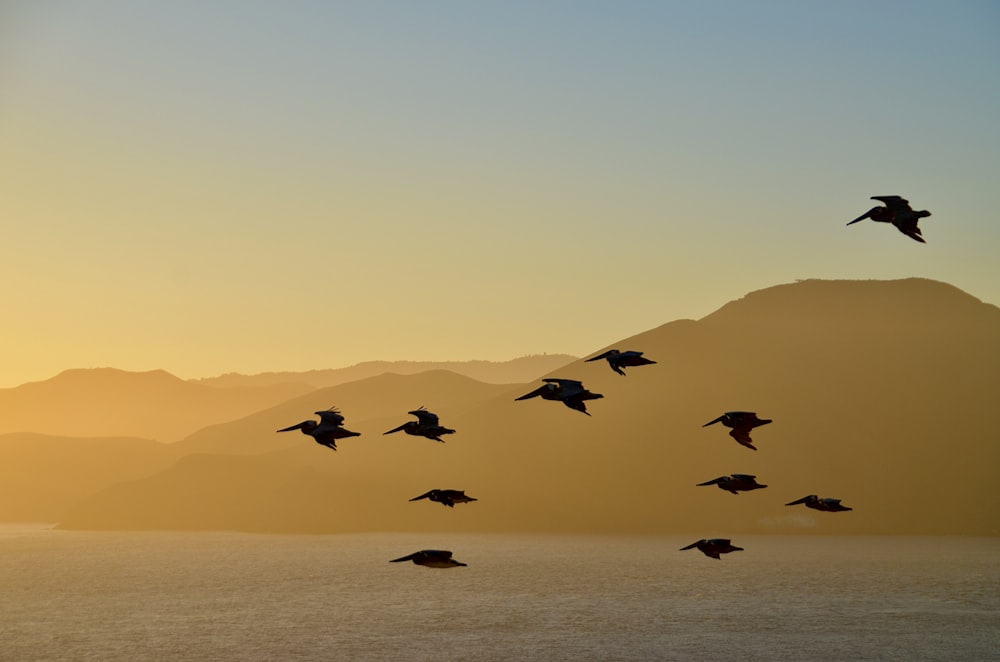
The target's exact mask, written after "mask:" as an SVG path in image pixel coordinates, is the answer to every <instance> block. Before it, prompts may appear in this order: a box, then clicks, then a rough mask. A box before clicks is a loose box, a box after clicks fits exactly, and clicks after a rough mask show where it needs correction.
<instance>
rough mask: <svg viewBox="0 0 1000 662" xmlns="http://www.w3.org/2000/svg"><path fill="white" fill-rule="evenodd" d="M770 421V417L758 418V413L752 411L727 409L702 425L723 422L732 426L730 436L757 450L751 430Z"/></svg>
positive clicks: (728, 426)
mask: <svg viewBox="0 0 1000 662" xmlns="http://www.w3.org/2000/svg"><path fill="white" fill-rule="evenodd" d="M770 422H771V419H769V418H757V414H756V413H754V412H752V411H727V412H726V413H725V414H723V415H722V416H719V417H718V418H716V419H714V420H711V421H709V422H708V423H705V424H704V425H703V426H701V427H703V428H707V427H708V426H709V425H713V424H715V423H722V424H723V425H725V426H726V427H727V428H732V430H730V431H729V436H730V437H732V438H733V439H735V440H736V441H738V442H739V443H740V444H741V445H743V446H746V447H747V448H750V449H752V450H757V447H756V446H754V445H753V439H751V438H750V430H753V429H754V428H756V427H760V426H761V425H767V424H768V423H770Z"/></svg>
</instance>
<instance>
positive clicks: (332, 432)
mask: <svg viewBox="0 0 1000 662" xmlns="http://www.w3.org/2000/svg"><path fill="white" fill-rule="evenodd" d="M315 413H316V414H317V415H318V416H319V423H317V422H316V421H314V420H308V421H302V422H301V423H296V424H295V425H291V426H289V427H287V428H281V429H280V430H278V432H289V431H291V430H300V431H301V432H302V434H308V435H310V436H311V437H312V438H313V439H315V440H316V443H317V444H320V445H321V446H326V447H327V448H329V449H330V450H337V440H338V439H344V438H346V437H360V436H361V433H360V432H351V431H350V430H345V429H344V428H343V427H342V426H343V424H344V417H343V416H341V414H340V412H338V411H337V410H336V409H334V408H333V407H330V408H329V409H327V410H326V411H317V412H315Z"/></svg>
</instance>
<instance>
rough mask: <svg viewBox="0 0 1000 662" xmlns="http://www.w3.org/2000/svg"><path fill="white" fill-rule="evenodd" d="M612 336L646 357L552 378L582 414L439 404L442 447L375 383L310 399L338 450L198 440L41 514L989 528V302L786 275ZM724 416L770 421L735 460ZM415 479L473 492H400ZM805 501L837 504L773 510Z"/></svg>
mask: <svg viewBox="0 0 1000 662" xmlns="http://www.w3.org/2000/svg"><path fill="white" fill-rule="evenodd" d="M614 346H616V347H618V348H620V349H637V350H642V351H644V352H645V353H646V356H648V357H649V358H652V359H654V360H655V361H657V363H656V364H655V365H650V366H643V367H639V368H633V369H629V370H628V376H627V377H620V376H618V375H616V374H614V373H613V372H612V371H611V370H610V369H609V368H608V366H607V365H606V364H605V363H604V362H594V363H585V362H583V361H576V362H574V363H572V364H570V365H567V366H564V367H562V368H560V369H559V370H558V371H554V372H553V373H552V376H557V377H563V378H573V379H581V380H583V381H584V383H585V385H586V386H587V387H588V388H590V389H591V390H593V391H596V392H599V393H603V394H604V396H605V397H604V398H603V399H600V400H595V401H592V402H590V403H588V406H589V409H590V411H591V413H592V414H593V416H592V417H588V416H584V415H582V414H580V413H579V412H575V411H572V410H570V409H568V408H567V407H564V406H563V405H562V404H560V403H558V402H550V401H544V400H542V399H540V398H536V399H532V400H527V401H520V402H516V401H515V400H514V398H515V397H517V396H519V395H522V394H524V393H526V392H528V391H529V390H532V389H534V388H535V387H536V386H537V382H532V383H529V384H522V385H520V386H514V387H503V388H501V392H499V393H496V394H492V395H487V394H485V393H483V395H484V396H485V397H484V398H483V399H479V398H470V399H469V400H467V401H466V403H465V406H464V407H463V408H461V411H458V412H456V413H455V414H451V413H450V412H449V415H448V416H447V417H445V416H444V412H443V411H439V413H441V414H442V422H444V423H445V424H446V425H448V426H450V427H454V428H456V429H457V430H458V431H459V432H458V433H457V434H455V435H453V436H452V437H449V438H448V442H447V443H446V444H437V443H434V442H430V441H427V440H422V439H416V438H412V437H409V438H405V439H404V438H399V437H401V436H402V435H391V436H382V435H381V434H379V430H382V431H384V430H385V429H388V427H389V426H394V425H396V424H398V423H399V422H402V420H405V418H404V419H400V417H399V416H394V417H388V416H385V417H382V416H383V413H384V411H381V412H380V411H379V410H378V407H377V406H376V405H375V401H377V399H378V398H380V397H381V396H382V395H383V393H384V391H383V390H382V389H379V388H376V387H375V386H374V385H373V386H372V387H371V388H370V389H369V390H368V392H367V393H362V392H361V391H359V392H358V393H357V394H356V395H355V396H354V397H356V398H357V399H356V400H354V401H352V402H351V403H350V404H351V408H350V409H348V408H347V404H346V401H344V402H343V403H342V402H341V401H340V400H339V399H338V400H335V401H334V400H330V399H326V400H323V401H322V402H319V401H316V402H312V403H311V405H310V406H316V407H317V408H325V407H326V406H329V405H330V404H337V405H338V406H341V405H342V408H343V410H344V413H345V415H347V416H348V425H347V427H349V428H351V429H357V430H358V431H359V432H363V436H362V437H360V438H357V439H350V440H345V441H344V442H343V443H342V444H341V446H342V447H341V450H340V451H338V452H337V453H332V452H330V451H327V450H326V449H323V448H321V447H319V446H317V445H316V444H313V443H311V442H310V441H309V440H308V439H306V438H303V441H304V442H306V443H299V444H297V445H295V444H289V445H288V446H286V447H275V446H273V445H271V446H267V445H263V444H261V445H258V444H257V443H256V442H255V443H249V444H248V450H250V449H253V450H254V452H256V453H257V454H255V455H251V454H245V455H232V454H230V455H224V454H219V453H218V452H216V451H215V450H213V449H214V448H216V446H213V445H212V444H209V443H207V442H204V443H205V446H204V447H203V448H204V449H207V450H208V451H209V452H199V453H197V454H188V455H186V456H185V457H184V458H183V460H182V461H180V462H178V463H176V464H173V465H171V467H170V468H168V469H166V470H164V471H161V472H159V473H157V474H156V475H153V476H151V477H148V478H145V479H140V480H135V481H133V482H130V483H121V484H118V485H114V486H111V487H109V488H107V489H105V490H102V491H100V492H98V493H96V494H94V495H92V496H91V497H88V498H85V499H82V500H81V501H80V502H79V503H78V504H77V505H76V506H75V507H74V508H73V509H71V510H70V512H69V513H68V514H67V516H66V517H65V518H64V519H63V520H62V526H64V527H66V528H78V529H86V528H97V529H102V528H111V529H131V528H181V529H183V528H221V529H226V528H229V529H241V530H249V531H302V532H342V531H344V532H346V531H373V530H374V531H436V532H447V531H560V532H562V531H565V532H570V531H581V532H606V533H621V532H635V533H655V532H676V533H680V532H684V533H688V534H692V535H694V536H697V537H717V536H718V537H729V536H731V535H736V534H739V533H749V532H753V533H790V532H816V533H825V534H975V535H998V534H1000V525H998V523H997V520H996V516H995V513H996V512H997V509H998V506H1000V497H998V496H997V494H996V492H995V491H993V490H991V489H990V487H989V486H990V485H991V479H992V478H993V474H994V473H995V471H996V467H997V466H998V465H1000V462H998V461H1000V449H998V447H997V444H996V433H995V430H994V428H995V424H994V421H993V416H992V412H993V411H994V409H995V400H996V394H997V393H1000V309H998V308H997V307H996V306H993V305H990V304H985V303H983V302H981V301H979V300H977V299H975V298H974V297H972V296H970V295H968V294H966V293H964V292H962V291H960V290H958V289H956V288H954V287H952V286H950V285H947V284H944V283H938V282H934V281H928V280H923V279H906V280H899V281H801V282H797V283H791V284H786V285H779V286H776V287H772V288H768V289H765V290H760V291H757V292H752V293H750V294H748V295H747V296H745V297H744V298H742V299H740V300H738V301H734V302H731V303H729V304H726V305H725V306H723V307H722V308H720V309H719V310H717V311H716V312H714V313H712V314H710V315H708V316H706V317H705V318H703V319H701V320H698V321H693V320H679V321H674V322H670V323H667V324H664V325H663V326H660V327H657V328H655V329H652V330H649V331H646V332H643V333H640V334H638V335H635V336H632V337H630V338H626V339H623V340H621V341H620V342H618V343H615V345H614ZM603 349H606V348H595V350H594V353H597V352H599V351H602V350H603ZM328 395H332V394H328ZM434 395H435V394H434V393H433V392H431V391H427V392H422V393H420V397H419V398H418V402H417V403H415V404H426V405H427V406H428V407H429V408H431V409H432V410H434V409H435V407H436V405H435V404H434V399H435V398H434ZM303 404H305V402H303ZM307 409H308V408H307ZM740 409H743V410H750V411H756V412H758V413H759V414H760V415H761V416H762V417H764V418H771V419H774V422H773V423H772V424H770V425H767V426H764V427H762V428H758V429H757V430H755V431H754V432H753V438H754V441H755V443H756V445H757V447H758V448H759V450H758V451H756V452H755V451H752V450H750V449H747V448H744V447H743V446H740V445H739V444H737V443H736V442H735V441H734V440H733V439H732V438H730V437H729V435H728V434H727V432H728V430H727V429H725V428H722V427H721V426H720V425H714V426H710V427H703V425H704V424H705V423H707V422H708V421H710V420H712V419H714V418H715V417H716V416H718V415H719V414H721V413H722V412H724V411H729V410H740ZM277 413H278V412H274V411H272V412H271V413H270V414H269V416H270V418H267V419H266V420H263V419H262V420H260V426H261V428H263V426H264V425H265V424H268V429H267V430H266V431H259V432H257V431H254V430H251V429H248V428H245V427H244V428H239V427H233V428H232V429H231V430H227V428H228V427H229V426H230V425H232V426H236V425H237V423H232V424H226V425H220V426H217V427H216V428H215V429H213V431H212V435H213V437H214V439H216V441H215V442H213V443H214V444H223V445H224V443H225V440H226V439H233V438H237V437H240V436H241V435H258V436H259V437H260V438H261V439H264V438H265V437H268V436H269V435H272V434H273V433H271V432H270V430H272V429H276V427H275V426H276V425H280V424H287V423H293V422H295V421H296V420H298V418H297V417H295V416H292V417H291V420H289V419H288V417H287V416H285V413H284V412H281V413H282V416H276V415H275V414H277ZM287 413H288V414H291V413H292V412H287ZM355 416H357V418H355ZM367 416H371V418H368V419H367V420H366V417H367ZM380 417H382V418H380ZM279 419H280V421H279ZM390 419H391V420H390ZM355 420H357V424H355ZM255 425H256V423H255ZM279 436H284V435H279ZM299 436H300V437H301V435H299ZM231 450H232V449H231V448H230V449H229V451H231ZM731 473H750V474H755V475H757V477H758V480H759V481H760V482H762V483H765V484H767V485H768V487H767V488H766V489H762V490H757V491H754V492H750V493H743V494H740V495H733V494H730V493H727V492H724V491H722V490H720V489H718V488H716V487H714V486H708V487H697V486H696V484H697V483H699V482H703V481H707V480H710V479H712V478H715V477H717V476H721V475H725V474H731ZM431 488H452V489H464V490H466V491H467V492H468V493H469V494H470V495H471V496H474V497H476V498H478V499H479V501H477V502H475V503H472V504H465V505H458V506H456V507H455V508H454V509H448V508H445V507H443V506H441V505H439V504H432V503H429V502H427V501H421V502H416V503H410V502H408V499H409V498H411V497H413V496H416V495H418V494H421V493H422V492H425V491H426V490H428V489H431ZM807 494H818V495H819V496H823V497H826V496H831V497H837V498H842V499H843V501H844V504H845V505H847V506H850V507H853V508H854V510H853V511H852V512H848V513H821V512H816V511H812V510H808V509H806V508H805V507H804V506H801V505H799V506H793V507H788V506H785V505H784V504H785V503H786V502H789V501H792V500H793V499H797V498H799V497H802V496H805V495H807ZM192 495H197V496H194V497H193V496H192Z"/></svg>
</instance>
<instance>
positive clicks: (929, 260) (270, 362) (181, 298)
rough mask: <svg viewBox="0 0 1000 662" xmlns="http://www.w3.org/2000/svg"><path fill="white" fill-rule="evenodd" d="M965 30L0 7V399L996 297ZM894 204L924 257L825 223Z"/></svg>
mask: <svg viewBox="0 0 1000 662" xmlns="http://www.w3.org/2000/svg"><path fill="white" fill-rule="evenodd" d="M998 29H1000V5H997V4H996V3H992V2H952V3H943V2H905V3H904V2H840V3H820V2H791V1H789V2H759V3H746V2H713V3H693V2H692V3H675V2H626V3H612V2H573V3H570V2H503V3H499V2H482V3H467V2H420V3H413V2H334V3H328V2H288V3H271V2H236V1H234V0H233V1H231V0H226V1H221V0H219V1H212V2H170V3H153V2H124V1H117V0H111V1H106V2H100V3H80V2H70V1H68V0H51V1H41V2H19V1H13V2H6V3H3V4H2V5H0V182H3V183H0V187H2V190H0V194H2V200H3V202H0V205H2V207H0V209H3V217H4V218H5V220H6V222H7V223H8V224H9V227H10V228H11V230H10V234H9V235H8V240H7V241H6V242H5V245H4V247H3V248H2V249H0V250H2V255H0V257H2V260H0V273H2V274H3V275H5V276H6V278H7V280H8V282H10V283H12V284H16V286H15V287H11V288H9V289H8V292H7V293H6V294H5V296H4V298H5V301H4V305H5V307H6V308H7V310H8V311H9V318H10V320H11V322H10V323H9V324H8V325H7V331H6V333H7V335H8V338H7V342H6V343H5V346H6V347H7V349H5V350H4V352H5V353H6V355H5V356H3V357H2V362H3V364H4V365H6V366H7V374H0V386H12V385H15V384H17V383H21V382H23V381H26V380H32V379H42V378H45V377H47V376H50V375H52V374H54V373H55V372H58V371H59V370H61V369H64V368H71V367H91V366H104V365H111V366H114V367H121V368H125V369H136V370H140V369H152V368H165V369H167V370H170V371H171V372H175V373H176V374H179V375H181V376H185V377H197V376H202V375H210V374H217V373H220V372H226V371H240V372H257V371H262V370H281V369H291V370H299V369H309V368H322V367H336V366H340V365H347V364H350V363H354V362H357V361H361V360H368V359H472V358H485V359H494V360H502V359H506V358H512V357H514V356H518V355H523V354H528V353H540V352H569V353H574V354H585V353H588V352H590V351H592V350H593V349H596V348H598V347H601V346H603V345H605V344H608V343H611V342H614V341H615V340H617V339H619V338H622V337H625V336H629V335H632V334H634V333H638V332H641V331H643V330H646V329H648V328H651V327H653V326H657V325H659V324H662V323H664V322H667V321H670V320H672V319H677V318H683V317H694V318H697V317H700V316H703V315H705V314H707V313H709V312H711V311H712V310H714V309H716V308H718V307H719V306H721V305H722V304H724V303H725V302H726V301H728V300H731V299H733V298H738V297H740V296H742V295H743V294H745V293H746V292H747V291H749V290H753V289H759V288H762V287H767V286H770V285H775V284H778V283H782V282H789V281H791V280H795V279H797V278H900V277H908V276H923V277H928V278H934V279H937V280H943V281H947V282H950V283H952V284H954V285H956V286H958V287H961V288H962V289H965V290H966V291H968V292H970V293H971V294H973V295H974V296H977V297H979V298H981V299H983V300H986V301H988V302H991V303H1000V267H998V266H997V260H996V257H995V256H996V254H997V250H998V248H1000V229H998V224H997V223H996V219H995V215H994V213H993V208H992V207H993V205H992V199H991V198H992V195H991V194H992V192H993V190H994V189H995V188H996V183H995V182H996V181H997V180H998V174H1000V168H998V165H1000V130H998V123H997V119H996V118H998V117H1000V86H998V85H997V83H996V81H997V80H1000V40H997V39H996V35H997V34H998V33H1000V30H998ZM885 194H899V195H903V196H904V197H907V198H908V199H909V200H910V201H911V202H912V203H913V205H914V207H915V208H918V209H922V208H927V209H930V210H931V211H932V212H933V216H932V217H930V218H928V219H926V220H924V221H923V222H922V224H921V225H922V227H923V228H924V235H925V237H926V238H927V240H928V243H927V244H926V245H919V244H917V243H916V242H912V241H910V240H909V239H907V238H906V237H904V236H903V235H901V234H899V233H898V232H896V231H895V230H893V229H892V228H890V227H887V226H882V225H876V224H874V223H870V222H866V223H859V224H857V225H854V226H851V227H850V228H845V227H844V224H845V223H846V222H847V221H849V220H851V219H852V218H854V217H855V216H857V215H859V214H860V213H862V212H863V211H865V210H866V209H868V208H869V206H871V204H873V203H872V202H871V201H870V200H869V199H868V198H869V196H871V195H885Z"/></svg>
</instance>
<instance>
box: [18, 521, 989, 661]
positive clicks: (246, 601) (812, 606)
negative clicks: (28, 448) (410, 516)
mask: <svg viewBox="0 0 1000 662" xmlns="http://www.w3.org/2000/svg"><path fill="white" fill-rule="evenodd" d="M697 537H699V536H683V537H682V536H648V537H624V536H614V537H598V536H540V535H453V534H444V535H432V534H426V535H425V534H420V535H414V534H400V535H396V534H369V535H347V536H343V535H340V536H269V535H251V534H240V533H81V532H64V531H54V530H52V529H50V528H48V527H46V526H38V525H24V524H11V525H2V526H0V658H2V659H5V660H6V659H9V660H157V659H158V660H436V661H442V660H514V659H529V660H701V659H711V658H716V659H718V658H719V656H723V658H724V659H733V660H960V659H961V660H987V659H998V657H1000V653H998V651H1000V539H996V538H916V537H900V538H890V537H886V538H873V537H843V538H830V537H816V536H808V537H807V536H802V537H792V536H744V537H740V538H739V539H735V540H734V541H733V542H734V543H735V544H737V545H740V546H742V547H745V548H746V549H745V551H743V552H735V553H733V554H729V555H727V556H724V557H723V558H722V560H719V561H716V560H713V559H710V558H707V557H705V556H703V555H702V554H701V553H700V552H698V551H697V550H691V551H685V552H681V551H678V550H679V548H680V547H682V546H684V545H686V544H688V543H690V542H693V541H694V540H695V539H696V538H697ZM423 548H444V549H451V550H453V551H454V553H455V558H457V559H458V560H460V561H463V562H465V563H468V564H469V565H468V567H465V568H454V569H448V570H433V569H427V568H422V567H418V566H414V565H413V564H410V563H406V564H393V563H388V562H387V561H388V560H389V559H392V558H396V557H398V556H402V555H404V554H408V553H410V552H412V551H416V550H418V549H423Z"/></svg>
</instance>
